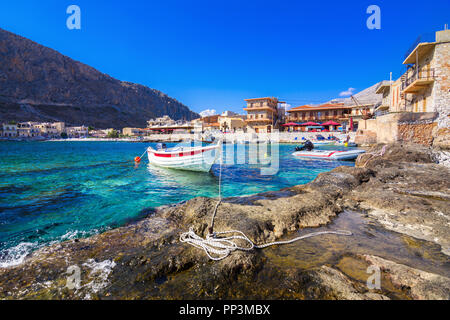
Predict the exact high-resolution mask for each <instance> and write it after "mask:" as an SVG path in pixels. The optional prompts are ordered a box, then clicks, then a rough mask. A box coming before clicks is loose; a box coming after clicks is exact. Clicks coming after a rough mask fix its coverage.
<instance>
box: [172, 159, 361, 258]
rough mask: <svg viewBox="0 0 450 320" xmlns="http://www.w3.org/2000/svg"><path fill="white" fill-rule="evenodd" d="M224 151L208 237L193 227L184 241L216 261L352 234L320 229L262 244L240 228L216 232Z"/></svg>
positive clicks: (185, 234) (182, 239)
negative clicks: (267, 249)
mask: <svg viewBox="0 0 450 320" xmlns="http://www.w3.org/2000/svg"><path fill="white" fill-rule="evenodd" d="M222 161H223V157H222V151H221V153H220V169H219V201H218V202H217V204H216V206H215V207H214V211H213V214H212V217H211V224H210V228H209V234H208V235H207V236H206V238H202V237H200V236H198V235H197V234H195V232H194V230H193V229H192V228H190V229H189V231H188V232H184V233H182V234H181V235H180V241H181V242H183V243H188V244H190V245H192V246H194V247H196V248H198V249H203V251H205V253H206V255H207V256H208V257H209V258H210V259H211V260H214V261H220V260H223V259H225V258H226V257H228V256H229V255H230V254H231V253H232V252H233V251H236V250H241V251H251V250H254V249H263V248H267V247H270V246H274V245H281V244H290V243H293V242H296V241H299V240H302V239H306V238H312V237H316V236H320V235H324V234H337V235H343V236H351V235H352V233H351V232H350V231H345V230H336V231H318V232H312V233H308V234H305V235H302V236H299V237H296V238H294V239H290V240H285V241H274V242H269V243H266V244H262V245H256V244H254V243H253V241H251V240H250V239H249V238H248V237H247V236H246V235H245V234H244V233H243V232H242V231H239V230H230V231H222V232H214V231H213V228H214V220H215V217H216V213H217V208H218V207H219V205H220V204H221V203H222V192H221V184H222ZM226 234H234V235H231V236H228V237H221V238H219V237H218V236H221V235H226ZM234 240H242V241H244V242H246V243H247V244H248V246H245V247H241V246H238V245H237V243H236V242H234Z"/></svg>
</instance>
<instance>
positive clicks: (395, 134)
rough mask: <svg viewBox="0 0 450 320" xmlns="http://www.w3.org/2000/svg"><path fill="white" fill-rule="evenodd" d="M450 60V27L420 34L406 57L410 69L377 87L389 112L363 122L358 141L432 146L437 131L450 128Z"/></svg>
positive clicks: (407, 66) (404, 62) (405, 61)
mask: <svg viewBox="0 0 450 320" xmlns="http://www.w3.org/2000/svg"><path fill="white" fill-rule="evenodd" d="M449 61H450V30H447V29H446V30H442V31H438V32H436V33H435V34H428V35H422V36H420V37H419V38H418V39H417V40H416V41H415V42H414V44H413V45H412V46H411V48H410V49H409V50H408V51H407V52H406V54H405V56H404V59H403V64H404V65H406V72H405V73H404V74H403V75H402V76H401V77H400V78H399V79H397V80H396V81H393V82H392V83H391V84H390V86H389V88H388V86H387V83H386V82H382V83H381V84H380V86H379V87H378V89H377V93H380V94H383V102H382V105H383V108H384V109H386V105H387V104H388V102H389V109H388V110H389V114H386V115H382V116H379V117H377V118H376V119H371V120H366V121H363V122H361V125H360V130H359V132H358V133H357V136H356V142H357V143H376V142H378V143H386V142H387V143H390V142H395V141H402V142H415V143H420V144H425V145H431V144H432V143H433V137H434V132H439V131H440V129H441V128H443V129H444V130H448V128H449V127H450V117H449V116H450V108H449V101H450V64H449ZM435 129H438V130H435Z"/></svg>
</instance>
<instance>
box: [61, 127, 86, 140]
mask: <svg viewBox="0 0 450 320" xmlns="http://www.w3.org/2000/svg"><path fill="white" fill-rule="evenodd" d="M66 133H67V136H68V137H69V138H85V137H87V136H88V135H89V131H88V127H86V126H80V127H66Z"/></svg>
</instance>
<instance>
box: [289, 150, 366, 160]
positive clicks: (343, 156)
mask: <svg viewBox="0 0 450 320" xmlns="http://www.w3.org/2000/svg"><path fill="white" fill-rule="evenodd" d="M365 152H366V151H364V150H348V151H335V150H334V151H333V150H313V151H297V152H294V153H293V154H292V155H294V156H296V157H298V158H302V159H313V160H354V159H356V158H357V157H358V156H359V155H360V154H363V153H365Z"/></svg>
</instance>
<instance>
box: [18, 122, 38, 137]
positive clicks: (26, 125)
mask: <svg viewBox="0 0 450 320" xmlns="http://www.w3.org/2000/svg"><path fill="white" fill-rule="evenodd" d="M37 125H38V123H37V122H31V121H28V122H20V123H18V124H17V136H18V137H21V138H33V137H38V136H40V132H39V128H38V127H37Z"/></svg>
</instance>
